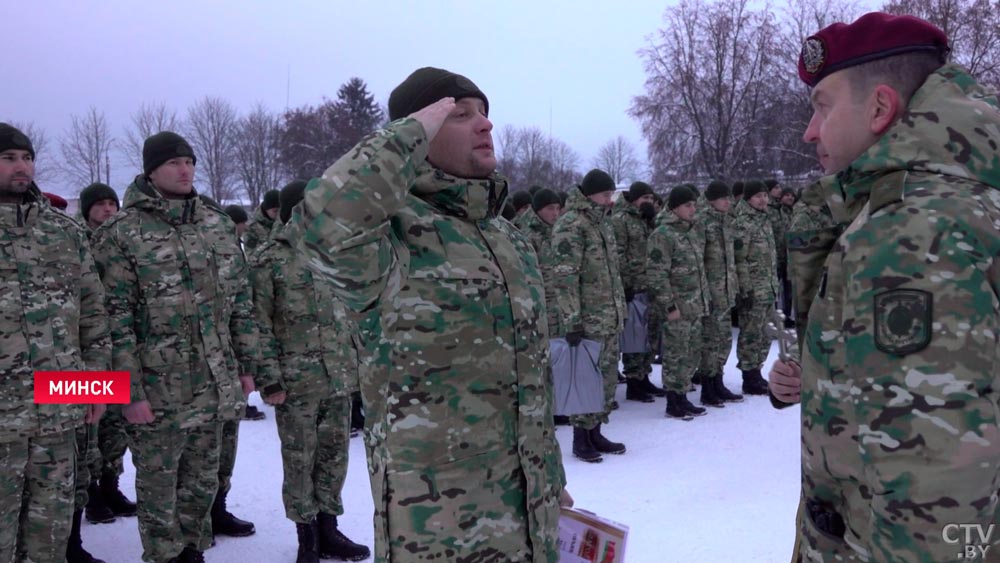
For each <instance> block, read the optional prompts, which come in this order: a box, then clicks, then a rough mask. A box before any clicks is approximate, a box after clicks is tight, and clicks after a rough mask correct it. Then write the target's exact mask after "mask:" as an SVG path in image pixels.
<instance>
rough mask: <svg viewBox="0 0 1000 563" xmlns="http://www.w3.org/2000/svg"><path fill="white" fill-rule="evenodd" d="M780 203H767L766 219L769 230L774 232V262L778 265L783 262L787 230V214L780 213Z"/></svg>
mask: <svg viewBox="0 0 1000 563" xmlns="http://www.w3.org/2000/svg"><path fill="white" fill-rule="evenodd" d="M782 207H783V206H782V205H781V203H768V204H767V220H768V221H769V222H770V223H771V232H773V233H774V253H775V258H776V261H775V264H776V265H778V266H780V265H781V264H783V263H785V260H786V258H785V256H786V255H785V251H786V249H785V233H786V232H788V224H787V223H786V221H785V220H786V219H787V215H786V214H784V213H782V211H781V209H782Z"/></svg>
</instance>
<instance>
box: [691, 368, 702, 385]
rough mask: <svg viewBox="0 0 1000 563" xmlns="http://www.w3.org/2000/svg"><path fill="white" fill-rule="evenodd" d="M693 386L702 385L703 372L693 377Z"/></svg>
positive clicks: (696, 373) (697, 372) (698, 372)
mask: <svg viewBox="0 0 1000 563" xmlns="http://www.w3.org/2000/svg"><path fill="white" fill-rule="evenodd" d="M691 385H701V372H700V371H696V372H694V375H692V376H691Z"/></svg>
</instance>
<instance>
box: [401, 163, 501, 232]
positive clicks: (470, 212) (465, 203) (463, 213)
mask: <svg viewBox="0 0 1000 563" xmlns="http://www.w3.org/2000/svg"><path fill="white" fill-rule="evenodd" d="M410 193H411V194H413V195H414V196H416V197H418V198H420V199H422V200H424V201H426V202H427V203H429V204H431V205H432V206H434V207H436V208H437V209H440V210H441V211H443V212H444V213H445V214H447V215H453V216H455V217H462V218H464V219H468V220H470V221H478V220H480V219H487V218H493V217H497V216H499V215H500V212H501V211H502V210H503V204H504V202H505V201H507V180H506V179H505V178H504V177H503V176H501V175H499V174H496V173H494V174H492V175H491V176H490V177H489V178H485V179H473V178H459V177H457V176H452V175H450V174H447V173H445V172H444V171H443V170H441V169H439V168H434V167H433V166H431V164H430V163H427V162H425V163H424V164H423V165H421V166H420V168H418V169H417V177H416V179H415V180H414V182H413V185H412V186H411V187H410Z"/></svg>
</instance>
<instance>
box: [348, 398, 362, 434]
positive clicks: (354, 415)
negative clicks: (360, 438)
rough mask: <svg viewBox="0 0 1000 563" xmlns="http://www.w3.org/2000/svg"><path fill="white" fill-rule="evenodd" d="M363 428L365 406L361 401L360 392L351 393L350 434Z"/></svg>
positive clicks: (356, 432)
mask: <svg viewBox="0 0 1000 563" xmlns="http://www.w3.org/2000/svg"><path fill="white" fill-rule="evenodd" d="M364 429H365V408H364V403H362V402H361V393H360V392H358V391H355V392H354V393H351V436H355V435H356V434H358V433H360V432H361V431H363V430H364Z"/></svg>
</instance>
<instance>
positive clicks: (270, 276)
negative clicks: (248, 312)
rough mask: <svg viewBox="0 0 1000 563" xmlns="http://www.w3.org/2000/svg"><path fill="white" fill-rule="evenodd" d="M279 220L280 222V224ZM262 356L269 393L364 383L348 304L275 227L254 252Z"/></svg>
mask: <svg viewBox="0 0 1000 563" xmlns="http://www.w3.org/2000/svg"><path fill="white" fill-rule="evenodd" d="M277 224H278V223H277V222H276V225H277ZM250 274H251V277H250V280H251V285H252V286H253V306H254V318H255V319H256V321H257V327H258V328H259V329H260V348H261V358H260V362H259V364H258V367H257V374H256V378H255V379H256V383H257V387H258V389H259V390H260V391H261V393H262V394H263V395H264V396H267V395H272V394H274V393H277V392H279V391H288V392H290V393H294V394H296V395H299V396H306V395H310V394H314V395H317V396H320V395H322V396H328V395H334V394H336V395H343V394H347V393H350V392H352V391H356V390H357V387H358V354H357V349H356V348H355V345H354V341H353V340H352V338H351V335H352V334H354V333H355V332H356V328H355V327H354V323H353V322H351V320H350V319H349V318H348V316H347V309H346V308H345V307H344V304H343V303H341V302H340V300H339V299H337V298H336V296H335V295H334V292H333V287H332V286H331V284H330V283H329V281H327V280H326V279H324V278H320V277H317V276H314V275H313V273H312V271H311V270H309V269H308V268H306V266H305V263H304V262H303V261H302V259H301V256H300V255H299V254H298V253H297V252H296V251H295V249H294V248H292V247H291V246H290V245H289V243H288V241H286V240H284V238H282V237H281V229H280V227H275V233H274V238H272V239H270V240H268V241H266V242H264V243H263V244H262V245H260V246H259V247H257V252H255V253H254V255H253V257H251V258H250Z"/></svg>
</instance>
